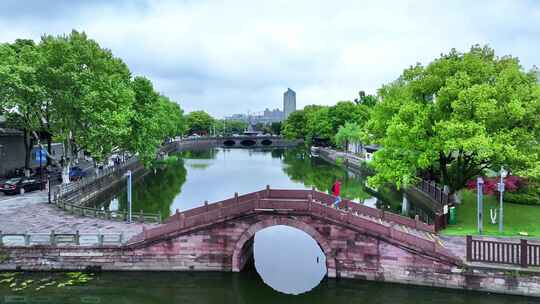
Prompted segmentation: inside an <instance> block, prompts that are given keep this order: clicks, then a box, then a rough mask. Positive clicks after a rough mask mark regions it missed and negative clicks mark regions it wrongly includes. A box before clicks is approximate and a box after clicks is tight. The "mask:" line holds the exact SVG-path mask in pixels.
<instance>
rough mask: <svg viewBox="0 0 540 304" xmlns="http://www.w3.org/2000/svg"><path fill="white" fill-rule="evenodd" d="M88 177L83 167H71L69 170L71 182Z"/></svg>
mask: <svg viewBox="0 0 540 304" xmlns="http://www.w3.org/2000/svg"><path fill="white" fill-rule="evenodd" d="M85 176H86V172H85V171H84V170H83V169H82V168H81V167H71V168H70V169H69V180H70V181H78V180H80V179H81V178H83V177H85Z"/></svg>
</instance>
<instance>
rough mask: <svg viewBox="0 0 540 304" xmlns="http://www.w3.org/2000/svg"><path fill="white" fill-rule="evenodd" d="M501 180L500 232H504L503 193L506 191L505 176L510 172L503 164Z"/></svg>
mask: <svg viewBox="0 0 540 304" xmlns="http://www.w3.org/2000/svg"><path fill="white" fill-rule="evenodd" d="M500 173H501V181H500V182H499V232H503V229H504V223H503V214H504V212H503V193H504V178H505V177H506V175H507V174H508V172H507V171H506V170H504V167H502V166H501V172H500Z"/></svg>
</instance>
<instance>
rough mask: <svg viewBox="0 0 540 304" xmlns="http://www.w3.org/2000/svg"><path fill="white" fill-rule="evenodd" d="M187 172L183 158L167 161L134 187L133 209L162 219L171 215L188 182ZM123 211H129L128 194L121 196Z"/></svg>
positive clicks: (120, 201) (123, 192) (123, 193)
mask: <svg viewBox="0 0 540 304" xmlns="http://www.w3.org/2000/svg"><path fill="white" fill-rule="evenodd" d="M186 175H187V171H186V168H185V166H184V161H183V159H181V158H178V159H176V158H174V159H173V160H171V161H167V164H166V165H161V166H158V167H155V168H154V170H152V171H151V172H150V173H148V174H147V175H146V176H145V177H144V178H142V179H141V180H139V181H137V182H136V183H135V184H134V185H133V190H132V204H133V205H132V209H133V212H134V213H136V212H139V211H140V210H142V211H144V212H148V213H158V212H160V213H161V216H162V218H165V217H167V216H169V215H170V210H171V204H172V203H173V200H174V198H175V197H176V196H177V195H178V194H179V193H180V192H181V190H182V186H183V185H184V183H185V182H186ZM118 199H119V203H120V209H121V210H127V194H126V193H125V191H122V194H121V195H120V196H119V198H118Z"/></svg>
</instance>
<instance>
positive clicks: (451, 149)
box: [368, 46, 540, 193]
mask: <svg viewBox="0 0 540 304" xmlns="http://www.w3.org/2000/svg"><path fill="white" fill-rule="evenodd" d="M379 94H380V95H381V97H382V101H380V102H377V104H376V105H375V107H374V109H373V113H372V115H371V120H370V122H369V124H368V129H369V131H370V133H371V135H372V136H373V140H374V141H375V142H378V143H380V144H382V146H383V148H382V149H381V150H380V151H378V152H377V153H376V154H375V160H374V162H373V165H374V167H375V169H376V171H377V174H376V175H375V176H374V177H373V178H372V179H370V182H371V183H372V184H375V185H380V184H381V183H384V182H391V183H394V184H396V185H397V186H398V187H399V186H407V185H409V184H411V183H412V180H413V178H414V177H415V176H417V175H418V174H426V173H429V174H431V175H435V176H437V177H438V179H439V181H440V182H441V183H442V184H444V185H447V186H449V188H450V192H451V193H454V192H456V191H459V190H460V189H462V188H464V187H465V184H466V182H467V181H468V180H470V179H471V178H473V177H475V176H476V175H479V174H482V172H483V171H484V170H486V169H492V170H498V169H499V168H500V166H501V165H505V167H508V168H510V169H511V170H512V171H513V172H514V173H516V174H526V175H531V174H536V173H538V172H540V170H539V169H538V168H539V167H540V151H539V145H538V141H539V139H540V138H539V134H540V132H539V131H540V120H538V117H540V86H539V85H538V83H537V78H536V75H535V73H534V72H533V71H531V72H525V71H523V69H522V68H521V66H520V65H519V61H518V59H517V58H513V57H510V56H504V57H496V56H495V53H494V51H493V50H492V49H491V48H489V47H487V46H486V47H480V46H474V47H472V48H471V50H470V51H469V52H466V53H459V52H457V51H455V50H452V51H451V52H450V53H449V54H446V55H443V56H441V57H440V58H438V59H436V60H435V61H433V62H432V63H430V64H429V65H428V66H426V67H423V66H421V65H419V64H418V65H416V66H412V67H410V68H409V69H406V70H405V71H404V72H403V74H402V75H401V77H400V78H399V79H398V80H396V81H395V82H393V83H391V84H388V85H386V86H383V88H381V90H380V91H379Z"/></svg>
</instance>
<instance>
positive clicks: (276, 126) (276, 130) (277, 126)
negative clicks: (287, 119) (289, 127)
mask: <svg viewBox="0 0 540 304" xmlns="http://www.w3.org/2000/svg"><path fill="white" fill-rule="evenodd" d="M281 127H282V124H281V122H273V123H272V124H270V130H271V131H272V132H271V133H272V134H274V135H281Z"/></svg>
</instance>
